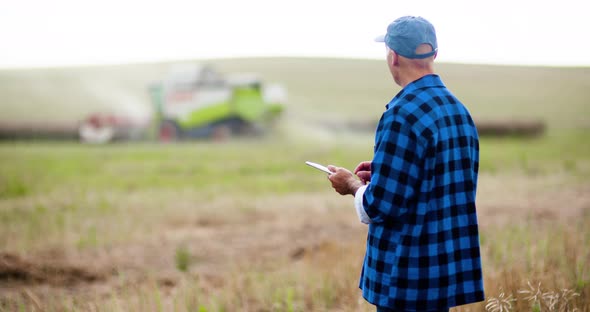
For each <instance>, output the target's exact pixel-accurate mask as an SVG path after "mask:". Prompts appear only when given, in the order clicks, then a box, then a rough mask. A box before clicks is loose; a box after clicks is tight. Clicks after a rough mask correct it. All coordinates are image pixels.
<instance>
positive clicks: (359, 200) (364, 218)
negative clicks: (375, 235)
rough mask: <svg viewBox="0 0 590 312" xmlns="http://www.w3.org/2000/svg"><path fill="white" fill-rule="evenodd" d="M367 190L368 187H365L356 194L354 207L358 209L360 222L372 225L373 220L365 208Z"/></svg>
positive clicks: (357, 213) (360, 188)
mask: <svg viewBox="0 0 590 312" xmlns="http://www.w3.org/2000/svg"><path fill="white" fill-rule="evenodd" d="M366 189H367V185H363V186H361V187H359V189H358V190H357V191H356V193H355V194H354V207H355V208H356V215H357V216H358V217H359V220H360V221H361V222H362V223H364V224H369V223H371V218H369V216H368V215H367V212H366V211H365V208H364V207H363V195H364V194H365V190H366Z"/></svg>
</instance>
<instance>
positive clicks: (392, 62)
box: [391, 50, 399, 66]
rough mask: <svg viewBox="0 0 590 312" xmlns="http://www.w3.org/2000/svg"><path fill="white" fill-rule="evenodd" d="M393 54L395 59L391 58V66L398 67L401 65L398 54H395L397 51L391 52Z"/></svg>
mask: <svg viewBox="0 0 590 312" xmlns="http://www.w3.org/2000/svg"><path fill="white" fill-rule="evenodd" d="M391 53H393V57H392V58H391V65H392V66H398V65H399V55H398V54H397V53H395V51H393V50H392V51H391Z"/></svg>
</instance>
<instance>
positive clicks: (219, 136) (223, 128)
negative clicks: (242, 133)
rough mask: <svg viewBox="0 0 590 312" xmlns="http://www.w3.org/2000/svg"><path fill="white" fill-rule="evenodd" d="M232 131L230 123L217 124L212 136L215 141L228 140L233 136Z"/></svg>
mask: <svg viewBox="0 0 590 312" xmlns="http://www.w3.org/2000/svg"><path fill="white" fill-rule="evenodd" d="M231 134H232V131H231V128H230V127H229V126H228V125H217V126H215V127H214V128H213V132H212V133H211V137H212V138H213V140H215V141H227V140H228V139H229V138H230V137H231Z"/></svg>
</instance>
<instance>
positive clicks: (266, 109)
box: [150, 65, 286, 142]
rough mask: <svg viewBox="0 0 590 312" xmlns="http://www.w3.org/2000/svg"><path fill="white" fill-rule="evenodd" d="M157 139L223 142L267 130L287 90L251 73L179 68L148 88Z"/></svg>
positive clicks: (185, 66)
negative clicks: (204, 139)
mask: <svg viewBox="0 0 590 312" xmlns="http://www.w3.org/2000/svg"><path fill="white" fill-rule="evenodd" d="M150 93H151V99H152V103H153V105H154V108H155V114H156V117H155V122H156V128H157V136H158V138H159V140H160V141H163V142H170V141H176V140H184V139H195V138H206V139H218V140H222V139H227V138H229V137H231V136H241V135H260V134H264V133H266V132H267V131H269V128H270V127H271V126H272V125H273V124H274V123H275V121H276V120H277V118H278V117H279V116H280V115H281V113H282V111H283V108H284V104H285V101H286V90H285V89H284V88H283V86H281V85H276V84H275V85H263V84H262V82H261V81H260V79H258V78H257V77H255V76H252V75H232V76H228V77H224V76H222V75H221V74H220V73H218V72H216V71H214V70H213V68H212V67H210V66H199V65H191V66H188V65H183V66H181V67H177V68H174V69H172V70H171V72H170V74H169V75H168V76H167V77H166V78H165V79H164V80H163V81H161V82H158V83H155V84H153V85H152V86H151V87H150Z"/></svg>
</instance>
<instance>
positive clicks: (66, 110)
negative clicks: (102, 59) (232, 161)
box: [0, 58, 590, 129]
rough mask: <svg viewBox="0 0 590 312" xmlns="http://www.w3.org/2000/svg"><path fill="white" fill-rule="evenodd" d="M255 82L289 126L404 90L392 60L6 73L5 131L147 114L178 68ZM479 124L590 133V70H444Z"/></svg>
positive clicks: (1, 81) (374, 108)
mask: <svg viewBox="0 0 590 312" xmlns="http://www.w3.org/2000/svg"><path fill="white" fill-rule="evenodd" d="M179 63H208V64H212V65H214V66H215V67H216V68H217V69H218V70H220V71H221V72H224V73H235V72H248V73H257V74H258V75H259V76H260V77H261V78H262V79H263V80H265V81H266V82H269V83H272V82H278V83H282V84H284V85H285V86H286V88H287V90H288V93H289V102H288V107H287V118H290V119H291V120H300V121H305V122H309V123H322V122H330V121H332V122H333V121H334V120H336V121H339V120H342V121H347V122H353V123H354V122H363V121H367V120H377V119H378V118H379V115H380V114H381V112H382V110H383V108H384V105H385V104H386V103H387V102H388V101H389V100H390V99H391V97H393V96H394V95H395V94H396V93H397V92H398V91H399V89H400V88H399V87H398V86H396V85H395V84H394V83H393V80H392V79H391V77H390V75H389V72H388V71H387V68H386V65H385V63H384V61H378V60H356V59H327V58H326V59H322V58H248V59H227V60H195V61H186V62H175V63H149V64H130V65H113V66H88V67H69V68H47V69H22V70H16V69H10V70H0V112H1V114H0V124H2V123H11V122H12V123H14V122H16V123H20V122H41V121H51V122H59V123H74V122H76V121H77V120H79V119H81V118H84V116H85V115H87V114H89V113H92V112H96V111H105V110H106V111H125V112H130V113H132V114H136V115H149V114H150V112H151V104H150V102H149V95H148V89H147V88H148V86H149V84H150V83H152V82H153V81H156V80H159V79H160V78H162V77H163V75H165V74H166V72H167V70H168V69H169V68H170V66H172V65H173V64H179ZM436 70H437V72H438V73H439V74H440V75H441V77H442V79H443V81H444V82H445V83H446V84H447V86H448V87H449V88H450V89H451V90H452V91H453V92H454V93H455V94H456V95H457V97H458V98H459V99H460V100H462V101H463V102H464V104H466V105H467V107H468V108H469V109H470V110H471V112H472V114H473V115H474V116H475V118H478V119H508V118H538V119H543V120H545V121H546V122H547V123H548V125H549V127H550V128H554V129H558V128H571V127H584V128H588V127H590V68H552V67H518V66H488V65H463V64H437V65H436Z"/></svg>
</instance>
